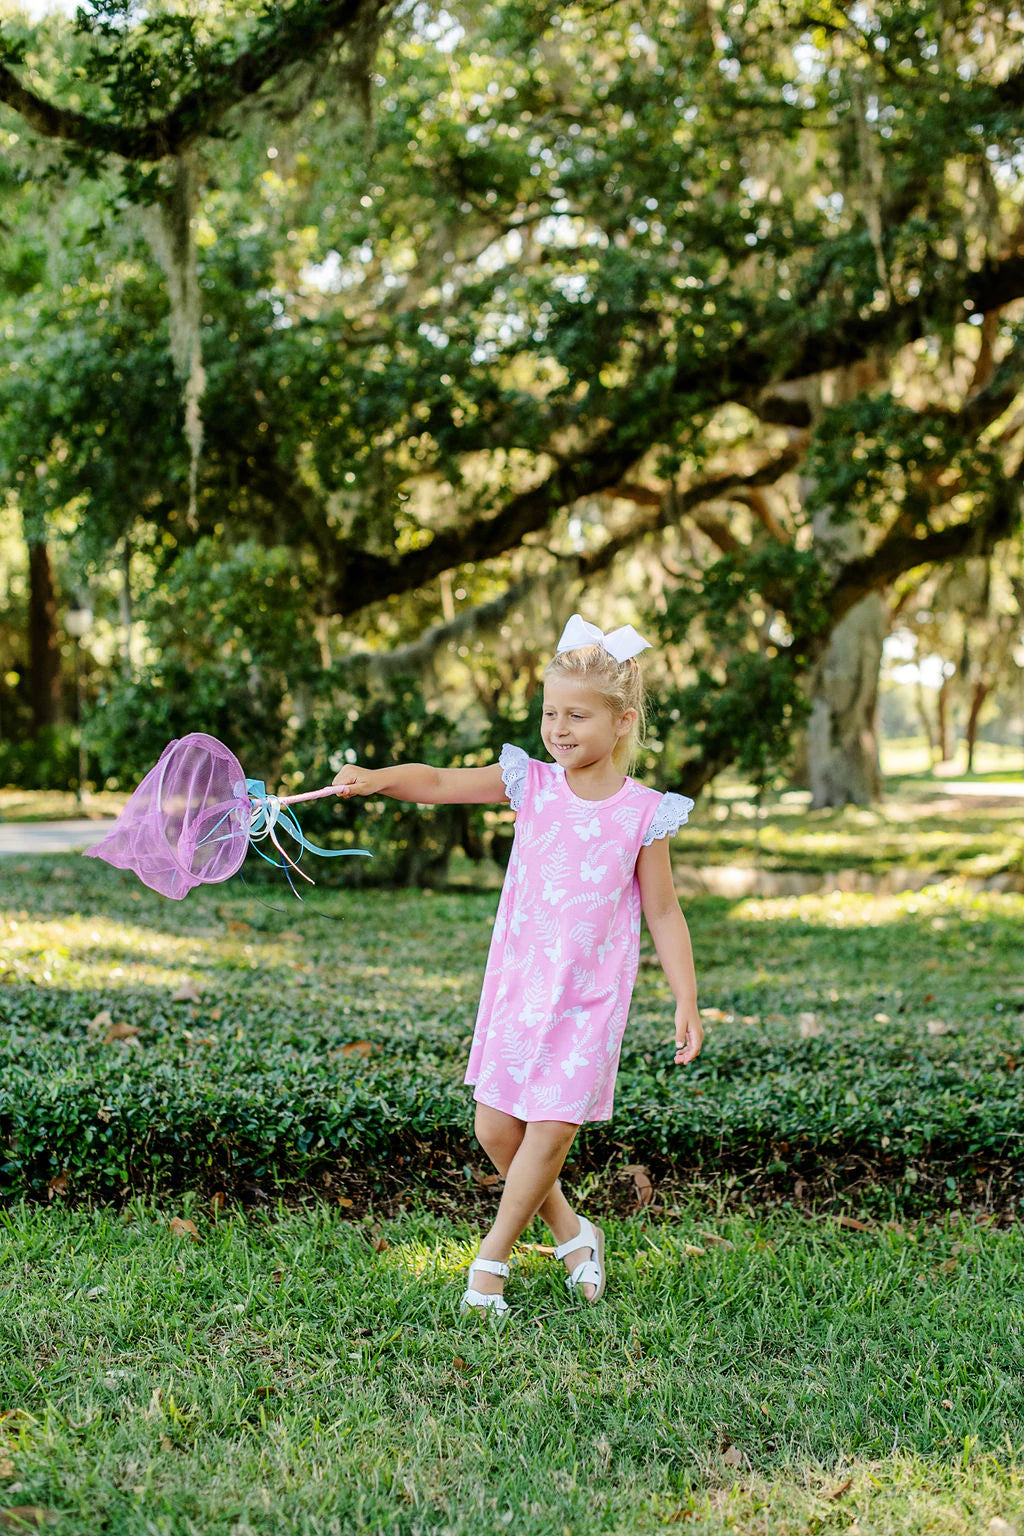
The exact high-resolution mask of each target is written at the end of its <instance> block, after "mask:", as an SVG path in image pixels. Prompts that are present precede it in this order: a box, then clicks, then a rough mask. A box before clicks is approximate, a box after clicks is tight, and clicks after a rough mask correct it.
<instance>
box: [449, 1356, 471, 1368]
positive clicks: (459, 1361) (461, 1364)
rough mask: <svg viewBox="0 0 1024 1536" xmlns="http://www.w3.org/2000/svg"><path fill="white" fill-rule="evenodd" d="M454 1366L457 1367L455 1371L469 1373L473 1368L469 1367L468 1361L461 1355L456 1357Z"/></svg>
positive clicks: (453, 1362)
mask: <svg viewBox="0 0 1024 1536" xmlns="http://www.w3.org/2000/svg"><path fill="white" fill-rule="evenodd" d="M452 1365H454V1367H455V1369H456V1370H457V1371H469V1370H472V1366H470V1365H467V1363H466V1361H465V1360H463V1358H462V1356H461V1355H456V1356H455V1359H454V1360H453V1361H452Z"/></svg>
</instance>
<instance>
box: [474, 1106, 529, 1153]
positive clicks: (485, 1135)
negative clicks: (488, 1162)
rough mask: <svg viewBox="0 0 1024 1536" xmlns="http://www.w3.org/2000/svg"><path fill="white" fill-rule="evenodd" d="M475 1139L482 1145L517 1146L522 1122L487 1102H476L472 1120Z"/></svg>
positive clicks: (520, 1137)
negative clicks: (493, 1107)
mask: <svg viewBox="0 0 1024 1536" xmlns="http://www.w3.org/2000/svg"><path fill="white" fill-rule="evenodd" d="M473 1129H474V1131H475V1133H476V1139H477V1141H478V1142H479V1143H480V1145H481V1146H482V1147H489V1146H511V1147H517V1146H518V1145H519V1143H520V1142H521V1141H522V1139H523V1129H524V1127H523V1122H522V1121H521V1120H517V1119H516V1118H515V1116H514V1115H506V1114H505V1113H504V1111H503V1110H500V1109H492V1108H491V1106H490V1105H489V1104H477V1106H476V1114H475V1116H474V1120H473Z"/></svg>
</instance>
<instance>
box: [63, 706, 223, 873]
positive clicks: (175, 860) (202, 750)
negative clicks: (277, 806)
mask: <svg viewBox="0 0 1024 1536" xmlns="http://www.w3.org/2000/svg"><path fill="white" fill-rule="evenodd" d="M251 819H252V810H251V807H250V804H249V797H248V794H247V793H246V788H245V774H244V773H243V772H242V765H241V764H240V763H239V761H238V759H237V758H236V757H235V756H234V754H233V753H232V752H229V751H228V749H227V747H225V746H224V745H223V743H222V742H219V741H217V740H216V739H215V738H214V737H213V736H205V735H203V733H202V732H194V733H193V734H192V735H190V736H182V738H181V740H180V741H172V742H171V743H170V745H169V746H168V747H166V748H165V749H164V752H163V753H162V755H161V757H160V761H159V762H158V763H157V765H156V767H155V768H151V769H150V770H149V772H148V773H147V774H146V777H145V778H144V779H143V781H142V783H141V784H140V785H139V787H138V789H137V790H136V791H135V793H134V794H133V795H132V797H131V799H130V800H129V801H128V804H127V805H126V806H125V808H124V810H123V811H122V812H121V814H120V816H119V817H118V818H117V821H116V822H115V823H114V826H113V828H112V830H111V831H110V832H108V834H107V836H106V837H105V838H104V839H103V841H102V842H99V843H96V844H95V846H94V847H92V848H88V849H86V850H85V853H86V855H87V857H89V858H93V859H105V860H106V862H107V863H108V864H115V865H116V866H117V867H118V869H131V870H134V871H135V873H136V874H137V875H138V877H139V879H140V880H141V881H142V882H143V884H144V885H148V886H149V887H150V888H151V889H152V890H154V891H159V892H160V894H161V895H162V896H172V897H174V899H175V900H176V901H180V900H181V898H182V897H183V896H187V895H188V893H189V891H191V890H192V889H193V888H194V887H195V886H197V885H205V884H208V883H209V884H212V883H214V882H216V881H219V880H228V879H230V878H231V876H232V875H233V874H235V873H236V872H237V871H238V870H239V869H240V868H241V866H242V861H243V860H244V858H245V854H246V850H247V848H248V846H249V824H250V821H251Z"/></svg>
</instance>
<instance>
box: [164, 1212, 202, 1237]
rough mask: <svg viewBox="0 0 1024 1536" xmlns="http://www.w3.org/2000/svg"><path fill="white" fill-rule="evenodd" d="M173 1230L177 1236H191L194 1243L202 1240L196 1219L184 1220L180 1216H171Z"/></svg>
mask: <svg viewBox="0 0 1024 1536" xmlns="http://www.w3.org/2000/svg"><path fill="white" fill-rule="evenodd" d="M171 1231H172V1232H173V1234H174V1236H175V1237H190V1238H191V1239H192V1241H193V1242H194V1243H198V1242H199V1241H200V1238H199V1229H198V1228H197V1226H196V1224H195V1222H194V1221H188V1220H184V1221H183V1220H182V1218H181V1217H180V1216H172V1217H171Z"/></svg>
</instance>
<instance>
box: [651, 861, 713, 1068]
mask: <svg viewBox="0 0 1024 1536" xmlns="http://www.w3.org/2000/svg"><path fill="white" fill-rule="evenodd" d="M636 875H637V879H638V880H639V882H640V900H641V901H642V902H643V908H644V917H645V918H646V919H647V926H648V928H649V929H650V930H651V938H652V939H653V940H654V947H655V949H656V950H657V951H658V959H659V960H660V961H661V967H662V970H663V971H664V972H665V975H666V976H667V977H668V984H669V986H670V987H671V988H672V994H673V996H674V997H675V1000H676V1063H677V1064H678V1065H680V1066H682V1065H683V1064H684V1063H686V1062H688V1061H692V1060H693V1059H694V1057H695V1056H697V1055H699V1054H700V1048H701V1045H702V1044H703V1041H704V1026H703V1025H702V1024H701V1021H700V1010H699V1009H698V1007H697V977H696V975H695V974H694V969H693V947H692V945H691V944H690V930H689V928H687V926H686V918H685V917H684V916H683V914H682V911H681V909H680V906H679V898H678V896H677V895H676V888H675V885H674V884H673V881H672V861H671V858H670V856H669V847H668V838H667V837H658V838H655V840H654V842H653V843H651V844H650V845H649V846H648V847H647V848H641V850H640V857H639V858H638V859H637V861H636Z"/></svg>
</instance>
